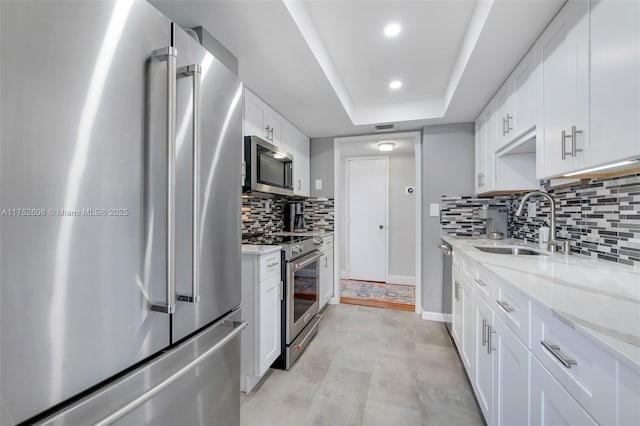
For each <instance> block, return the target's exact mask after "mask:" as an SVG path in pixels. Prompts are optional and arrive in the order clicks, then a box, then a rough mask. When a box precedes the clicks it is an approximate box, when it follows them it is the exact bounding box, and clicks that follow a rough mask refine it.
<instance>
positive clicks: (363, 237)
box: [332, 132, 421, 313]
mask: <svg viewBox="0 0 640 426" xmlns="http://www.w3.org/2000/svg"><path fill="white" fill-rule="evenodd" d="M382 143H385V144H392V145H393V147H394V149H393V151H384V152H381V151H379V149H378V146H379V145H380V144H382ZM334 146H335V150H334V153H335V154H334V161H335V167H334V170H335V180H334V182H335V184H334V185H335V188H334V189H335V194H336V197H335V202H336V249H335V251H336V252H335V259H336V268H335V274H336V276H335V280H334V282H335V283H336V286H335V288H334V298H333V299H332V303H349V304H359V305H366V306H376V307H383V308H390V309H400V310H407V311H415V312H418V313H420V312H421V303H420V294H421V287H420V286H421V280H420V277H421V272H420V271H421V257H420V249H421V238H420V235H421V229H420V225H421V197H420V180H421V179H420V176H421V170H420V161H419V160H420V132H407V133H396V134H384V135H369V136H357V137H347V138H337V139H336V140H335V141H334Z"/></svg>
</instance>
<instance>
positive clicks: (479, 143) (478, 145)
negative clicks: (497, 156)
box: [475, 113, 487, 194]
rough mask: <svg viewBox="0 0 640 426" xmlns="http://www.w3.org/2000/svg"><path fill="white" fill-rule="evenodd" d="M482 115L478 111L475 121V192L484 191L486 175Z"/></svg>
mask: <svg viewBox="0 0 640 426" xmlns="http://www.w3.org/2000/svg"><path fill="white" fill-rule="evenodd" d="M483 119H484V115H483V113H480V116H479V117H478V118H477V119H476V121H475V156H476V185H475V187H476V188H475V189H476V191H475V193H476V194H480V193H482V192H484V190H483V189H482V187H483V180H485V179H486V178H485V176H486V172H487V171H486V161H485V158H486V153H485V148H486V145H485V143H484V140H485V133H484V132H485V127H484V125H483Z"/></svg>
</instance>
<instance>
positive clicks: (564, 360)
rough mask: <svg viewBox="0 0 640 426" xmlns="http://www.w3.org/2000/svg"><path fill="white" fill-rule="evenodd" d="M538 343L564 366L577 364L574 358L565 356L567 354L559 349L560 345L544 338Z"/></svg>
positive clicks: (569, 366)
mask: <svg viewBox="0 0 640 426" xmlns="http://www.w3.org/2000/svg"><path fill="white" fill-rule="evenodd" d="M540 343H541V344H542V346H544V347H545V348H546V349H547V350H548V351H549V352H551V355H553V356H554V357H555V358H556V359H557V360H558V361H560V362H561V363H562V365H564V366H565V368H571V366H572V365H578V362H577V361H576V360H575V359H571V358H567V356H566V355H565V354H563V353H562V352H561V351H560V346H558V345H554V344H552V343H549V342H547V341H546V340H543V341H541V342H540Z"/></svg>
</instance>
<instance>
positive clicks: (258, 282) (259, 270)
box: [240, 250, 282, 392]
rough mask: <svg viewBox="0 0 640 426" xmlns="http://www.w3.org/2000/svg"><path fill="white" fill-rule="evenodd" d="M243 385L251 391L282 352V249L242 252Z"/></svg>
mask: <svg viewBox="0 0 640 426" xmlns="http://www.w3.org/2000/svg"><path fill="white" fill-rule="evenodd" d="M241 265H242V302H241V303H240V308H241V309H242V316H243V318H244V319H245V320H246V321H247V324H248V325H247V328H246V329H245V331H244V332H243V333H242V351H241V361H240V365H241V367H240V368H241V370H240V372H241V377H240V389H241V390H242V391H243V392H250V391H251V389H253V387H254V386H255V385H256V384H257V383H258V382H259V381H260V379H261V378H262V376H264V374H265V373H266V372H267V371H268V370H269V367H270V366H271V364H273V362H274V361H275V360H276V358H278V356H280V353H281V346H280V345H281V340H280V337H281V300H282V279H281V275H280V250H277V251H273V252H271V253H267V254H262V255H260V254H243V255H242V263H241Z"/></svg>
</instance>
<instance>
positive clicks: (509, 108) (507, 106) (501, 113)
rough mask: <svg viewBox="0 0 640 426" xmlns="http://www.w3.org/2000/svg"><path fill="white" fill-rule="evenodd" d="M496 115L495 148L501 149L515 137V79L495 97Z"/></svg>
mask: <svg viewBox="0 0 640 426" xmlns="http://www.w3.org/2000/svg"><path fill="white" fill-rule="evenodd" d="M495 102H496V113H495V116H494V123H495V145H494V146H495V148H496V149H499V148H502V147H503V146H504V145H506V144H507V143H508V142H509V140H510V139H511V135H513V123H514V115H513V79H512V78H511V77H509V80H507V82H506V83H505V84H504V86H502V88H501V89H500V90H498V93H497V94H496V97H495Z"/></svg>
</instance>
